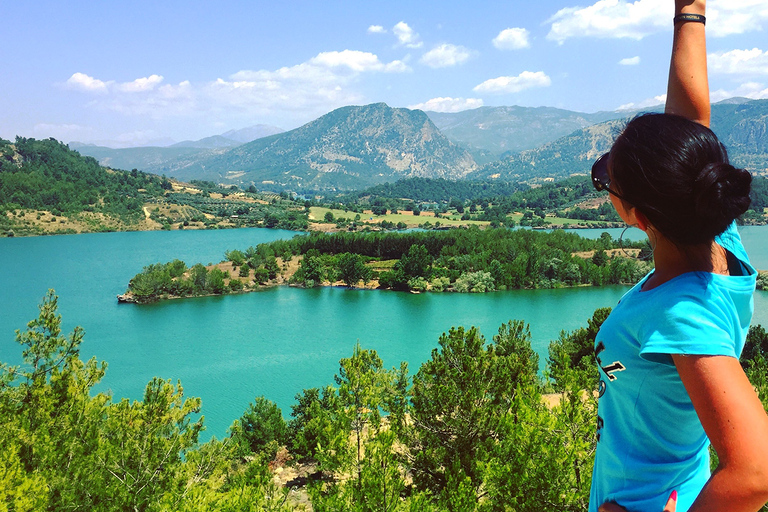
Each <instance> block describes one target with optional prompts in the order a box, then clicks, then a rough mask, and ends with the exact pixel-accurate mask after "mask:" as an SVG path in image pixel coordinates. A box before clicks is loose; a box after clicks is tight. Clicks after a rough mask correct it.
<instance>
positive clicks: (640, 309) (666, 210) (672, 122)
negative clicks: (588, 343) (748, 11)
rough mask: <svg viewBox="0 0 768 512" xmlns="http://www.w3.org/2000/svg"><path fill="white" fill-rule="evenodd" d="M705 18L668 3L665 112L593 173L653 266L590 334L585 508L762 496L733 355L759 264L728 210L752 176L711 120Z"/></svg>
mask: <svg viewBox="0 0 768 512" xmlns="http://www.w3.org/2000/svg"><path fill="white" fill-rule="evenodd" d="M704 14H705V1H704V0H688V1H685V0H675V21H674V41H673V47H672V61H671V65H670V74H669V83H668V90H667V103H666V109H665V114H651V115H646V116H640V117H638V118H635V119H634V120H632V121H631V122H630V123H629V124H628V125H627V127H626V128H625V129H624V131H623V132H622V133H621V135H620V136H619V137H618V138H617V140H616V142H615V143H614V145H613V147H612V148H611V151H610V153H608V154H606V155H604V156H603V157H601V158H600V159H599V160H598V161H597V162H596V163H595V165H594V167H593V170H592V179H593V183H594V184H595V187H596V188H597V189H598V190H608V192H609V193H610V198H611V201H612V203H613V205H614V207H615V208H616V211H617V212H618V214H619V215H620V216H621V218H622V219H623V220H624V221H625V222H626V223H627V224H629V225H633V226H637V227H639V228H640V229H642V230H643V231H645V232H646V234H647V235H648V239H649V241H650V243H651V246H652V247H653V249H654V252H653V257H654V263H655V269H654V271H653V272H651V273H650V274H649V275H648V276H646V278H645V279H643V280H642V281H641V282H640V283H638V284H637V285H636V286H635V287H634V288H632V290H630V291H629V292H627V294H626V295H625V296H624V297H623V298H622V300H621V301H620V302H619V304H618V305H617V306H616V308H615V309H614V310H613V312H612V313H611V315H610V316H609V317H608V319H607V320H606V321H605V322H604V324H603V326H602V328H601V329H600V332H599V333H598V335H597V338H596V340H595V352H596V358H597V361H598V365H599V367H600V390H599V393H600V399H599V407H598V425H597V427H598V435H597V438H598V443H597V451H596V455H595V469H594V473H593V481H592V490H591V497H590V512H594V511H598V510H599V511H600V512H617V511H622V510H628V511H630V512H635V511H638V512H639V511H644V512H645V511H648V512H658V511H662V510H664V511H674V510H677V511H681V512H682V511H691V512H698V511H704V510H706V511H721V510H722V511H725V510H727V511H730V512H741V511H756V510H759V509H760V507H761V506H762V505H763V504H764V503H766V501H768V416H766V413H765V411H764V410H763V407H762V404H761V403H760V401H759V399H758V398H757V396H756V394H755V392H754V390H753V388H752V386H751V385H750V383H749V381H748V380H747V378H746V376H745V375H744V372H743V371H742V369H741V366H740V364H739V361H738V357H739V354H740V353H741V349H742V347H743V345H744V340H745V337H746V333H747V330H748V328H749V324H750V321H751V318H752V309H753V303H752V293H753V291H754V286H755V277H756V271H755V269H754V268H753V267H752V266H751V265H750V264H749V260H748V258H747V255H746V253H745V251H744V248H743V247H742V245H741V240H740V238H739V235H738V232H737V231H736V228H735V223H734V219H735V218H736V217H738V216H739V215H741V214H742V213H744V211H745V210H746V209H747V208H748V206H749V187H750V182H751V176H750V174H749V173H748V172H747V171H745V170H743V169H736V168H734V167H732V166H730V165H729V164H728V159H727V154H726V152H725V148H724V147H723V146H722V145H721V144H720V143H719V142H718V140H717V138H716V137H715V135H714V134H713V133H712V132H711V131H710V130H709V129H708V128H707V126H708V125H709V116H710V105H709V89H708V84H707V69H706V48H705V37H704V27H705V24H704V21H705V19H704ZM710 441H711V443H712V445H713V447H714V448H715V451H716V452H717V454H718V458H719V464H718V466H717V469H716V470H715V471H714V472H713V473H712V474H711V475H710V471H709V453H708V447H709V442H710Z"/></svg>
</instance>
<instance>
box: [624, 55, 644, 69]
mask: <svg viewBox="0 0 768 512" xmlns="http://www.w3.org/2000/svg"><path fill="white" fill-rule="evenodd" d="M619 64H621V65H622V66H637V65H638V64H640V56H639V55H638V56H635V57H627V58H626V59H621V60H620V61H619Z"/></svg>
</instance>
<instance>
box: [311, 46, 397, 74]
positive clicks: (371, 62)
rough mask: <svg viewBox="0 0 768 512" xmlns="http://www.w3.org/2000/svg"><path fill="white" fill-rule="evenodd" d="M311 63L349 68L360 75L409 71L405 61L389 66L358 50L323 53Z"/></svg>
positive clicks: (376, 57)
mask: <svg viewBox="0 0 768 512" xmlns="http://www.w3.org/2000/svg"><path fill="white" fill-rule="evenodd" d="M309 62H310V64H317V65H319V66H326V67H329V68H337V67H347V68H349V69H350V70H352V71H355V72H358V73H362V72H365V71H384V72H389V73H402V72H404V71H408V70H409V68H408V66H406V65H405V63H404V62H403V61H400V60H395V61H392V62H390V63H389V64H384V63H382V62H381V61H380V60H379V57H378V56H376V55H374V54H373V53H369V52H361V51H357V50H344V51H341V52H322V53H319V54H318V55H317V56H316V57H313V58H312V59H310V60H309Z"/></svg>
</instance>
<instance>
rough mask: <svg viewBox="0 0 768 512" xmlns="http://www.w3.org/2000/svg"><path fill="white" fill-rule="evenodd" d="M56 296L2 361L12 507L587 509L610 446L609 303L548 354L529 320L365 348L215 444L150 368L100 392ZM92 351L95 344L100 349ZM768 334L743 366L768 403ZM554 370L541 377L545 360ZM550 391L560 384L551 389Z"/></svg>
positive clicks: (0, 455) (262, 400)
mask: <svg viewBox="0 0 768 512" xmlns="http://www.w3.org/2000/svg"><path fill="white" fill-rule="evenodd" d="M57 303H58V299H57V297H56V296H55V295H54V294H53V292H50V293H49V294H48V295H47V296H46V297H45V299H44V300H43V302H42V304H41V305H40V315H39V317H38V318H36V319H34V320H32V321H31V322H30V323H29V324H28V326H27V329H26V330H21V331H20V332H19V333H18V335H17V338H16V340H17V342H18V343H19V345H20V347H19V350H21V351H22V352H23V362H22V364H21V365H19V366H13V367H12V366H8V365H7V364H5V363H0V423H1V424H2V425H3V428H2V429H0V467H1V468H2V470H3V471H2V475H1V476H0V503H2V504H3V505H4V506H5V508H6V509H8V510H13V511H28V512H43V511H50V510H74V511H105V512H106V511H115V512H117V511H124V510H133V511H140V512H177V511H199V512H203V511H211V510H224V511H235V510H248V511H256V510H259V511H261V510H270V511H273V512H289V511H300V510H307V509H308V507H309V506H311V509H312V510H314V511H329V512H330V511H349V512H370V511H374V510H375V511H387V512H407V511H419V512H438V511H439V512H442V511H451V512H454V511H456V510H461V511H463V512H494V511H499V510H518V511H522V512H528V511H530V512H533V511H537V512H538V511H540V510H542V508H544V509H546V510H565V511H573V512H577V511H583V510H585V509H586V507H587V502H588V499H589V488H590V482H591V474H592V459H593V456H594V447H595V442H596V441H595V429H596V422H597V417H596V411H597V404H596V398H595V395H594V394H593V393H590V392H585V390H592V389H595V388H596V385H597V370H596V366H595V365H594V350H593V346H594V340H595V335H596V333H597V330H598V329H599V327H600V325H601V324H602V322H603V321H604V320H605V318H606V316H607V314H608V313H609V310H608V309H599V310H597V311H595V313H594V315H593V316H592V318H591V319H590V320H589V321H588V324H587V325H586V326H584V327H582V328H579V329H576V330H574V331H571V332H565V331H563V332H562V333H561V335H560V336H559V338H558V339H556V340H552V341H551V343H550V345H549V352H548V357H547V360H546V361H545V362H541V366H540V361H539V359H538V356H537V355H536V353H535V352H534V351H533V350H532V349H531V335H530V328H529V326H528V325H527V324H526V323H525V321H524V320H521V319H517V320H510V321H509V322H508V323H505V324H502V325H501V326H500V328H499V330H498V333H496V334H495V335H493V337H492V338H491V339H490V340H489V339H486V338H485V337H484V336H483V335H482V334H481V333H480V332H479V331H478V330H477V329H474V328H470V329H465V328H462V327H458V328H456V327H453V328H450V329H448V328H447V327H448V326H446V328H447V329H446V333H445V334H443V335H442V336H440V338H439V339H438V340H437V344H436V346H435V348H434V349H433V351H432V354H431V356H430V357H429V359H427V360H426V362H424V363H423V364H422V365H421V366H420V367H419V368H418V369H415V370H416V371H415V373H414V372H413V371H412V370H410V369H409V368H408V366H407V364H405V363H402V364H400V366H399V367H395V368H392V369H387V368H385V367H384V365H383V362H382V360H381V358H380V357H379V356H378V354H377V353H376V351H375V350H370V349H365V348H363V347H361V346H360V345H359V344H358V345H356V346H354V347H352V346H351V347H350V357H347V358H343V359H341V360H340V361H339V365H338V373H336V375H335V377H334V381H333V382H332V383H328V385H326V386H325V387H323V388H310V389H305V390H303V391H302V392H300V393H298V394H297V395H296V396H295V403H294V404H293V405H291V411H290V415H289V418H290V419H289V420H288V421H286V417H284V416H283V412H282V411H281V410H280V409H279V408H278V406H277V405H276V404H275V403H274V402H272V401H271V400H270V399H269V397H263V396H258V397H254V399H253V402H252V403H251V404H249V405H248V407H247V408H246V410H245V411H244V413H243V415H242V416H241V417H240V418H237V419H236V418H233V423H232V427H231V428H230V431H229V434H228V436H227V437H225V438H224V439H221V440H219V439H216V438H214V439H211V440H210V441H208V442H207V443H205V444H200V443H199V435H200V432H201V431H202V430H203V429H204V427H205V423H204V419H203V417H200V416H198V413H200V412H202V413H205V405H204V404H202V405H201V402H200V399H199V398H194V397H189V396H185V394H184V389H183V387H182V383H180V382H179V383H176V384H174V383H173V382H172V381H170V380H168V381H165V380H162V379H160V378H154V379H152V380H151V381H150V382H149V383H148V384H147V386H146V390H145V392H144V396H143V398H142V399H141V400H129V399H122V400H117V399H115V398H114V397H112V396H111V395H109V394H107V393H104V392H96V391H95V389H94V388H95V386H97V385H98V383H99V382H100V381H101V380H102V378H103V377H104V375H105V372H106V371H107V364H106V362H101V361H98V360H97V359H96V358H95V357H94V358H91V359H90V360H87V361H86V360H84V359H82V358H81V350H82V348H81V347H82V344H83V343H87V340H86V339H85V337H84V333H83V331H82V329H80V328H79V327H78V328H75V330H74V331H73V332H72V333H71V334H70V335H68V336H65V335H64V334H63V333H62V332H61V323H62V320H61V317H60V316H59V315H58V312H57ZM86 352H87V350H86ZM767 358H768V333H766V332H765V330H764V329H762V328H761V327H760V326H756V327H752V328H751V329H750V331H749V335H748V337H747V342H746V345H745V348H744V352H743V356H742V365H743V367H744V369H745V371H746V373H747V376H748V377H749V378H750V380H751V382H752V384H753V385H754V386H755V387H756V390H757V391H758V393H759V395H760V397H761V400H762V401H763V405H764V406H766V407H768V383H767V382H766V379H765V375H766V374H768V362H767V361H768V359H767ZM540 369H541V370H544V372H543V375H545V376H546V377H545V378H542V373H540V372H539V370H540ZM547 393H549V394H547Z"/></svg>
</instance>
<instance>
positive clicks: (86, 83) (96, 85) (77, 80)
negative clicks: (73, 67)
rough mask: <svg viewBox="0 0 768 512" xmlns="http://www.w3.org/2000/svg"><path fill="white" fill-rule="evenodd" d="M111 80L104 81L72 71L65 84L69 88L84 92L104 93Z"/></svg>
mask: <svg viewBox="0 0 768 512" xmlns="http://www.w3.org/2000/svg"><path fill="white" fill-rule="evenodd" d="M111 83H112V82H104V81H102V80H99V79H97V78H93V77H92V76H88V75H86V74H85V73H74V74H73V75H72V76H71V77H69V80H67V82H66V85H67V87H69V88H70V89H76V90H81V91H86V92H97V93H106V92H107V89H108V87H109V85H110V84H111Z"/></svg>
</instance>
